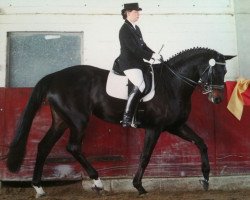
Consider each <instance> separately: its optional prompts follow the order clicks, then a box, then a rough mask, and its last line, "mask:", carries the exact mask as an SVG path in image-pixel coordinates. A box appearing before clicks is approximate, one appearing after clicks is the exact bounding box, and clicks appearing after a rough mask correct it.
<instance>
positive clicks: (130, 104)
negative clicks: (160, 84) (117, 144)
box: [122, 86, 142, 127]
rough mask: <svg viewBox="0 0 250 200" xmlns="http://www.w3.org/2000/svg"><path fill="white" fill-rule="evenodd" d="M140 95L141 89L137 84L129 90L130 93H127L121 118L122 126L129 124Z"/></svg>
mask: <svg viewBox="0 0 250 200" xmlns="http://www.w3.org/2000/svg"><path fill="white" fill-rule="evenodd" d="M141 96H142V93H141V91H140V90H139V88H138V87H137V86H135V87H134V88H133V90H132V91H131V93H130V94H129V97H128V101H127V105H126V108H125V112H124V114H123V120H122V126H123V127H128V126H131V123H132V119H133V116H134V113H135V109H136V107H137V105H138V103H139V101H140V98H141Z"/></svg>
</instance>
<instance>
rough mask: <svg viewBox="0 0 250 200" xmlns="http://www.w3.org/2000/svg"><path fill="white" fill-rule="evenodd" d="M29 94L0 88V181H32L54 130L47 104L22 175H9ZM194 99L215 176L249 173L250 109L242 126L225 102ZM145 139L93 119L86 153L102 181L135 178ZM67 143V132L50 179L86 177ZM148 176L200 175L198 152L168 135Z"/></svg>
mask: <svg viewBox="0 0 250 200" xmlns="http://www.w3.org/2000/svg"><path fill="white" fill-rule="evenodd" d="M30 92H31V89H30V88H0V109H1V110H0V118H1V120H0V138H1V139H0V158H1V160H0V180H30V179H31V177H32V172H33V166H34V162H35V155H36V148H37V144H38V143H39V141H40V140H41V138H42V137H43V136H44V135H45V132H46V131H47V129H48V128H49V126H50V121H51V120H50V112H49V107H48V106H47V105H43V106H42V109H41V111H40V112H39V113H38V114H37V116H36V118H35V120H34V122H33V126H32V129H31V133H30V137H29V141H28V150H27V155H26V157H25V161H24V165H23V166H22V168H21V171H20V173H18V174H12V173H9V172H8V170H7V169H6V167H5V160H4V157H5V155H6V154H7V151H8V145H9V144H10V141H11V138H12V137H13V132H14V128H15V126H16V123H17V119H18V118H19V116H20V113H21V111H22V109H23V108H24V106H25V104H26V102H27V99H28V96H29V94H30ZM192 101H193V109H192V113H191V115H190V118H189V121H188V124H189V125H190V126H191V127H192V128H193V129H194V130H195V131H196V132H197V133H198V134H199V135H200V136H201V137H202V138H203V139H204V140H205V142H206V144H207V145H208V148H209V158H210V164H211V175H216V176H218V175H238V174H249V173H250V145H249V144H250V126H249V119H250V108H249V107H245V108H244V113H243V117H242V120H241V121H240V122H239V121H238V120H237V119H236V118H234V117H233V116H232V115H231V114H230V113H229V111H228V110H227V109H226V104H227V101H226V100H225V101H224V102H223V103H222V104H220V105H214V104H212V103H209V102H208V100H207V97H206V96H205V95H202V94H201V93H200V92H199V91H198V90H197V91H195V93H194V95H193V98H192ZM143 138H144V132H143V130H142V129H128V128H122V127H121V126H118V125H115V124H110V123H106V122H103V121H101V120H99V119H97V118H95V117H93V118H92V119H91V121H90V123H89V126H88V128H87V134H86V137H85V140H84V142H83V152H84V154H85V155H86V156H87V158H88V159H89V160H90V161H91V162H92V163H93V165H94V166H95V167H96V168H97V170H98V171H99V174H100V175H101V176H102V177H103V176H109V177H110V176H131V175H133V174H134V173H135V171H136V169H137V166H138V159H139V154H140V151H141V149H142V146H143ZM67 141H68V133H65V135H64V136H63V137H62V138H61V139H60V140H59V142H58V143H57V144H56V146H55V147H54V149H53V151H52V152H51V154H50V155H49V157H48V159H47V161H46V165H45V167H44V173H43V174H44V178H45V179H51V178H52V179H74V178H79V177H80V176H81V173H82V170H81V167H80V165H79V164H78V163H77V162H75V161H74V159H73V158H72V156H71V155H69V154H68V153H67V152H66V150H65V146H66V144H67ZM62 165H64V166H69V167H70V168H71V170H69V172H68V173H66V174H61V172H60V170H59V171H58V166H62ZM84 173H85V172H84ZM146 176H152V177H153V176H154V177H155V176H159V177H162V176H163V177H180V176H201V172H200V155H199V152H198V150H197V148H196V147H195V146H194V145H193V144H191V143H188V142H186V141H183V140H182V139H179V138H178V137H176V136H173V135H170V134H168V133H167V132H164V133H163V134H162V135H161V136H160V139H159V142H158V144H157V146H156V148H155V151H154V154H153V156H152V158H151V162H150V164H149V166H148V168H147V171H146Z"/></svg>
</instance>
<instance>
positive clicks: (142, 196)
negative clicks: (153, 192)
mask: <svg viewBox="0 0 250 200" xmlns="http://www.w3.org/2000/svg"><path fill="white" fill-rule="evenodd" d="M146 196H148V193H147V192H145V193H141V194H139V197H140V198H144V197H146Z"/></svg>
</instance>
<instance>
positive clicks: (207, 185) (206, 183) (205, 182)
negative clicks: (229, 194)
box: [200, 180, 209, 191]
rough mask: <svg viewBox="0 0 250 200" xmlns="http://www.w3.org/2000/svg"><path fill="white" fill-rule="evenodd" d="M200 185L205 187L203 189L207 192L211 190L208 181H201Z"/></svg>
mask: <svg viewBox="0 0 250 200" xmlns="http://www.w3.org/2000/svg"><path fill="white" fill-rule="evenodd" d="M200 184H201V185H202V186H203V189H204V190H205V191H208V188H209V182H208V181H207V180H200Z"/></svg>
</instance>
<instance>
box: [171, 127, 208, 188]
mask: <svg viewBox="0 0 250 200" xmlns="http://www.w3.org/2000/svg"><path fill="white" fill-rule="evenodd" d="M170 133H172V134H175V135H177V136H179V137H181V138H182V139H184V140H187V141H190V142H193V143H194V144H195V145H196V146H197V147H198V149H199V150H200V154H201V161H202V165H201V168H202V173H203V177H204V178H205V180H202V181H201V183H202V185H203V188H204V189H205V190H208V187H209V183H208V181H209V173H210V165H209V159H208V153H207V146H206V144H205V143H204V141H203V139H202V138H200V137H199V136H198V135H197V134H196V133H195V132H194V131H193V130H192V129H191V128H190V127H189V126H187V125H186V124H184V125H183V126H182V127H180V128H177V129H175V130H171V131H170Z"/></svg>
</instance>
